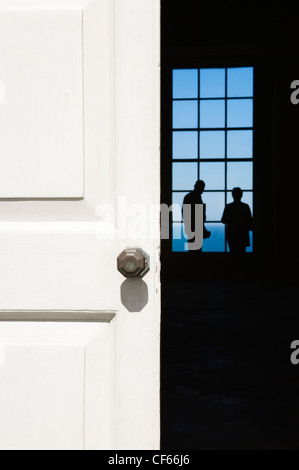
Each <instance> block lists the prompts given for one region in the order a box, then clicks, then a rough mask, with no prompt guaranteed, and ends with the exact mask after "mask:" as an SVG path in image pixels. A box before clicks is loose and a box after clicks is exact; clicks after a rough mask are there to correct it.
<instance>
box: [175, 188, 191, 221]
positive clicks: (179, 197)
mask: <svg viewBox="0 0 299 470" xmlns="http://www.w3.org/2000/svg"><path fill="white" fill-rule="evenodd" d="M186 194H187V193H185V192H184V193H172V204H173V209H172V220H173V221H174V222H181V221H182V206H183V200H184V197H185V196H186ZM175 204H176V205H175Z"/></svg>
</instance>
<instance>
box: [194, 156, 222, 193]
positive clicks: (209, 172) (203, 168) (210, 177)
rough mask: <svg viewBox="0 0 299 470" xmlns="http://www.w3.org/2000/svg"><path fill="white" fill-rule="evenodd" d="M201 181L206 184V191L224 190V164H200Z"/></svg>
mask: <svg viewBox="0 0 299 470" xmlns="http://www.w3.org/2000/svg"><path fill="white" fill-rule="evenodd" d="M200 179H201V180H204V182H205V183H206V187H205V189H206V190H207V189H218V190H221V189H224V163H214V162H210V163H200Z"/></svg>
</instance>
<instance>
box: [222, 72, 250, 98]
mask: <svg viewBox="0 0 299 470" xmlns="http://www.w3.org/2000/svg"><path fill="white" fill-rule="evenodd" d="M227 96H229V97H230V96H231V97H238V96H253V67H238V68H232V69H227Z"/></svg>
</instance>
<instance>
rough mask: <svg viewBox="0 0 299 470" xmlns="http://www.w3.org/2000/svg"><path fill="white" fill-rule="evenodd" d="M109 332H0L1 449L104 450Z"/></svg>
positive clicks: (48, 326)
mask: <svg viewBox="0 0 299 470" xmlns="http://www.w3.org/2000/svg"><path fill="white" fill-rule="evenodd" d="M23 317H24V315H23ZM110 330H111V327H110V323H109V322H107V323H91V322H90V323H81V322H80V323H76V324H72V326H71V328H70V327H69V324H68V323H45V322H39V323H36V322H28V323H23V322H18V323H11V322H8V323H2V324H1V325H0V343H1V350H2V361H1V363H0V416H1V421H0V448H1V449H13V450H14V449H15V450H18V449H32V450H39V449H40V450H46V449H50V450H51V449H58V450H59V449H61V450H63V449H82V450H83V449H89V448H93V449H103V448H109V446H110V433H109V429H110V396H111V378H110V374H111V370H112V369H113V367H112V364H111V361H110V356H111V354H110V348H111V344H110V334H111V333H110ZM16 379H17V381H16Z"/></svg>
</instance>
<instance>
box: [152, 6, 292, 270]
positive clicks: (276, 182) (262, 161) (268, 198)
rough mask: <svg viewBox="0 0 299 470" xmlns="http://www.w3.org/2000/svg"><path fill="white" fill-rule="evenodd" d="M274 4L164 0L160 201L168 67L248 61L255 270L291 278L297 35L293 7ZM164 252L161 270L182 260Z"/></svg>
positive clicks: (164, 184) (164, 181) (164, 174)
mask: <svg viewBox="0 0 299 470" xmlns="http://www.w3.org/2000/svg"><path fill="white" fill-rule="evenodd" d="M280 3H281V4H280V5H278V2H237V1H226V2H223V1H209V2H202V1H197V2H195V1H190V0H185V1H177V0H162V36H161V40H162V201H163V202H167V201H168V189H167V173H169V170H168V169H167V163H166V162H167V159H168V155H167V135H166V134H167V124H166V122H167V112H168V111H167V97H168V96H169V95H168V93H169V84H168V82H167V69H168V67H169V66H171V64H172V63H176V61H180V60H184V57H185V58H188V57H189V59H190V60H193V59H194V58H197V59H198V60H199V61H201V60H203V61H207V60H209V58H212V60H216V61H217V60H220V61H221V59H223V58H233V60H242V58H248V60H252V61H253V62H254V64H255V65H256V71H257V76H256V82H258V83H257V88H256V100H255V105H256V108H255V109H256V115H255V124H256V129H257V134H256V155H255V174H254V178H255V195H256V199H255V206H254V210H255V220H256V231H257V236H256V240H257V244H256V255H255V261H254V268H253V269H254V270H256V271H260V270H261V269H263V270H264V271H265V272H269V273H271V275H274V276H281V277H283V278H290V277H294V276H295V277H298V272H299V269H297V266H296V258H297V250H298V248H297V244H298V242H297V239H298V234H299V232H298V222H297V212H298V211H297V191H298V170H297V168H298V162H299V104H298V105H293V104H292V103H291V101H290V95H291V92H292V90H291V89H290V86H291V83H292V82H293V81H294V80H299V35H298V18H297V14H296V11H295V3H288V2H283V3H282V2H280ZM189 59H188V60H189ZM162 246H164V248H163V251H162V264H163V260H164V267H165V266H166V267H167V268H169V266H170V264H171V263H174V264H176V263H177V262H180V261H179V258H180V256H181V255H177V259H173V257H174V256H175V255H174V254H173V255H171V254H170V250H169V246H168V245H167V243H166V244H165V243H164V244H163V245H162ZM206 255H208V254H206ZM218 258H219V260H220V257H218ZM210 259H211V258H210ZM208 262H210V261H208ZM219 262H221V261H219ZM167 263H168V264H167ZM169 263H170V264H169Z"/></svg>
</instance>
